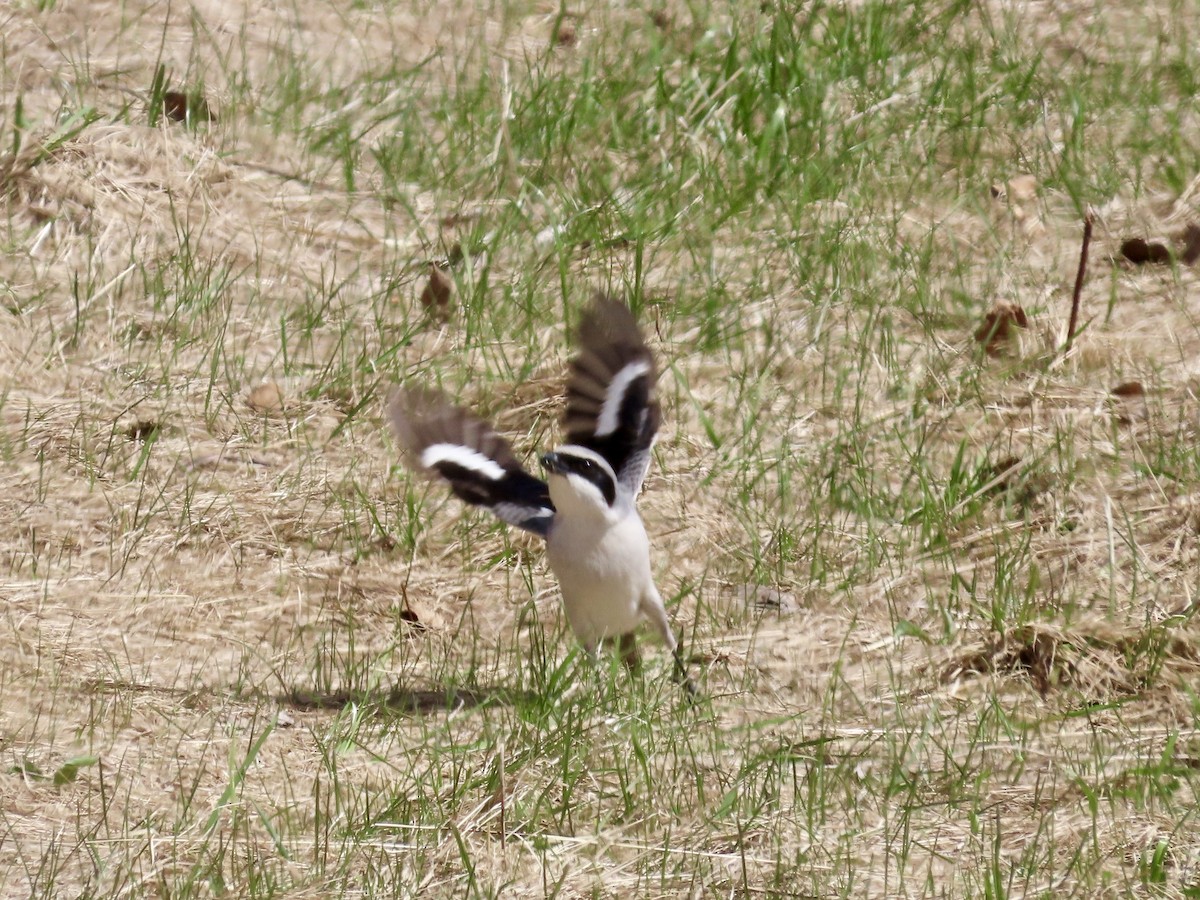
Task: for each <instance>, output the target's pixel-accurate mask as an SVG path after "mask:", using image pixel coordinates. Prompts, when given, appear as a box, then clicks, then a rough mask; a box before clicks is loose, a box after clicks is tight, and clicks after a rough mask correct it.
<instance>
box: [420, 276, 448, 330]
mask: <svg viewBox="0 0 1200 900" xmlns="http://www.w3.org/2000/svg"><path fill="white" fill-rule="evenodd" d="M452 296H454V280H453V279H452V278H451V277H450V275H449V273H447V272H446V270H445V269H443V268H442V267H441V266H439V265H438V264H437V263H430V264H429V281H428V282H427V283H426V285H425V290H423V291H421V298H420V302H421V306H422V307H424V309H425V312H427V313H429V314H430V315H434V316H437V318H439V319H440V320H441V321H443V322H444V321H446V320H447V319H448V318H450V298H451V297H452Z"/></svg>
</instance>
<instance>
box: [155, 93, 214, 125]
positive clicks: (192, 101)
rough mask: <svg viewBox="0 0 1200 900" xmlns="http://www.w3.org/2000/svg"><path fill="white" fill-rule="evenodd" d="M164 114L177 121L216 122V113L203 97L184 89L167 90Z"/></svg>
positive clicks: (163, 102)
mask: <svg viewBox="0 0 1200 900" xmlns="http://www.w3.org/2000/svg"><path fill="white" fill-rule="evenodd" d="M162 104H163V115H165V116H166V117H167V118H168V119H172V120H174V121H176V122H186V121H187V120H188V119H189V118H190V119H191V120H192V121H193V122H215V121H217V117H216V115H215V114H214V113H213V111H212V110H211V109H210V108H209V106H208V102H207V101H206V100H205V99H204V98H203V97H196V96H192V95H190V94H187V93H184V92H183V91H166V92H165V93H164V94H163V98H162Z"/></svg>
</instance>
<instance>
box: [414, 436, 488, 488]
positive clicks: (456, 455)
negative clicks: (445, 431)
mask: <svg viewBox="0 0 1200 900" xmlns="http://www.w3.org/2000/svg"><path fill="white" fill-rule="evenodd" d="M438 463H451V464H453V465H456V466H461V467H462V468H464V469H468V470H469V471H471V472H475V473H476V474H478V475H482V476H483V477H484V478H488V479H491V480H492V481H499V480H500V479H501V478H503V477H504V475H505V471H504V468H503V467H502V466H501V465H500V464H499V463H498V462H496V461H495V460H493V459H488V458H487V457H486V456H484V455H483V454H482V453H480V452H479V451H478V450H472V449H471V448H470V447H464V446H463V445H462V444H430V445H429V446H428V447H426V448H425V449H424V450H422V451H421V465H423V466H424V467H425V468H427V469H432V468H433V467H434V466H436V465H437V464H438Z"/></svg>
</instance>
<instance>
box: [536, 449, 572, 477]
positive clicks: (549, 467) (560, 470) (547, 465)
mask: <svg viewBox="0 0 1200 900" xmlns="http://www.w3.org/2000/svg"><path fill="white" fill-rule="evenodd" d="M541 463H542V468H543V469H545V470H546V471H547V472H549V473H550V474H551V475H564V474H566V469H565V467H564V466H563V461H562V457H561V456H559V455H558V454H557V453H543V454H542V459H541Z"/></svg>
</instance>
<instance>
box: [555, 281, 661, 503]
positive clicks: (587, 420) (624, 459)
mask: <svg viewBox="0 0 1200 900" xmlns="http://www.w3.org/2000/svg"><path fill="white" fill-rule="evenodd" d="M578 340H579V353H578V355H577V356H576V357H575V358H574V359H573V360H571V370H570V374H569V375H568V377H567V409H566V413H565V414H564V415H563V429H564V430H565V431H566V436H567V442H568V443H571V444H578V445H581V446H583V447H587V448H588V449H590V450H594V451H595V452H597V453H599V454H600V455H601V456H603V457H604V458H605V460H607V461H608V464H609V465H610V466H612V470H613V472H614V473H616V476H617V482H618V484H620V485H621V487H622V488H623V489H625V490H626V491H628V492H629V495H630V496H631V497H636V496H637V493H638V491H639V490H641V487H642V481H643V480H644V479H645V477H646V469H647V468H648V467H649V465H650V448H651V446H653V444H654V436H655V434H656V433H657V432H658V425H659V421H660V419H661V412H660V409H659V405H658V400H657V399H656V398H655V395H654V384H655V381H656V380H657V378H658V374H657V372H656V371H655V368H654V357H653V355H652V354H651V353H650V348H649V347H647V346H646V342H645V340H643V338H642V333H641V331H640V330H639V329H638V326H637V321H636V320H635V319H634V317H633V313H632V312H630V310H629V307H628V306H626V305H625V304H624V303H622V302H620V301H618V300H614V299H612V298H611V297H606V296H604V295H603V294H598V295H597V296H596V298H595V299H594V300H593V302H592V305H591V306H590V307H589V308H588V309H587V311H586V312H585V313H584V315H583V320H582V321H581V322H580V324H579V338H578Z"/></svg>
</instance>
